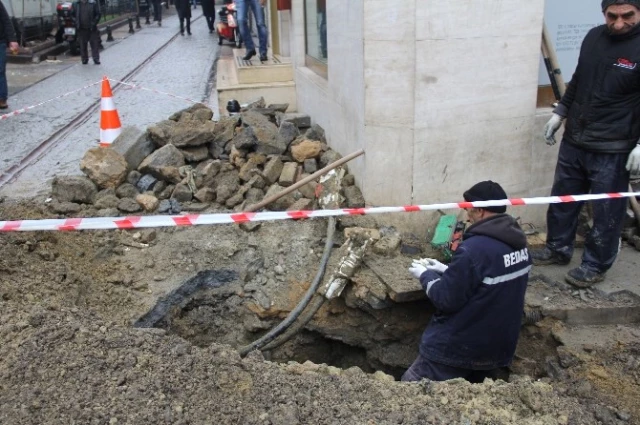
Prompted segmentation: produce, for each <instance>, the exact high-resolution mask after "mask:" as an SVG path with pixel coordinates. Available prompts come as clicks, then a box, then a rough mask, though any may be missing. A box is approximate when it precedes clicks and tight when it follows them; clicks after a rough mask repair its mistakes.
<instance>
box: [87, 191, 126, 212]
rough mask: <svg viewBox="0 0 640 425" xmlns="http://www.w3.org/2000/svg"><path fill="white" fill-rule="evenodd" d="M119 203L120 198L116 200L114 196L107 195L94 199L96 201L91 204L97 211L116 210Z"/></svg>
mask: <svg viewBox="0 0 640 425" xmlns="http://www.w3.org/2000/svg"><path fill="white" fill-rule="evenodd" d="M119 202H120V198H118V197H117V196H116V195H115V194H107V195H105V196H102V197H100V198H96V201H95V202H94V203H93V206H94V207H96V209H99V210H102V209H107V208H118V203H119Z"/></svg>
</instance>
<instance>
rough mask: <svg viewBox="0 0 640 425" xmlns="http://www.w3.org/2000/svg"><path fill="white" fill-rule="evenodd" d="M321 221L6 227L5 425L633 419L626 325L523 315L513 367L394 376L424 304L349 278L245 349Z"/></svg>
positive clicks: (269, 316)
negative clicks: (479, 377)
mask: <svg viewBox="0 0 640 425" xmlns="http://www.w3.org/2000/svg"><path fill="white" fill-rule="evenodd" d="M83 213H84V214H83ZM90 213H91V211H90V210H89V209H87V210H86V211H83V212H81V213H80V214H78V215H79V216H82V215H89V214H90ZM18 217H19V218H21V219H29V218H44V217H47V218H51V217H54V216H53V215H52V214H51V212H50V211H49V210H48V208H47V205H46V204H45V203H43V202H39V201H30V202H21V203H14V202H9V201H5V202H3V203H0V219H15V218H18ZM325 231H326V222H325V221H324V220H305V221H289V222H278V223H263V224H262V225H261V226H260V227H259V228H258V229H255V230H253V231H251V232H248V231H245V230H242V229H241V228H240V227H239V226H236V225H223V226H201V227H193V228H164V229H146V230H130V231H129V230H118V231H83V232H56V233H54V232H33V233H31V232H29V233H2V234H0V250H1V252H2V256H1V257H0V282H1V284H0V404H1V405H2V406H3V407H2V409H0V423H3V424H4V423H6V424H42V423H48V424H58V423H59V424H69V423H87V424H157V423H171V424H210V423H220V424H231V423H234V424H235V423H237V424H341V423H344V424H400V423H402V424H418V423H419V424H424V423H430V424H626V423H629V424H638V423H640V420H639V418H640V412H639V411H638V407H637V400H638V399H639V397H640V391H639V384H640V383H639V381H638V379H639V376H638V369H639V366H640V364H639V362H640V360H639V359H640V346H639V345H638V343H637V338H635V343H634V342H633V341H634V337H635V335H636V334H634V332H637V329H638V327H637V326H636V327H634V326H631V325H630V326H629V329H628V338H622V337H621V338H619V339H618V340H616V343H615V344H613V343H606V344H603V345H602V346H592V345H589V344H583V343H582V342H576V341H573V340H571V339H570V338H568V337H567V335H577V334H578V331H575V330H573V329H570V328H567V327H566V325H563V324H562V323H561V322H559V321H557V320H555V319H552V318H546V319H544V320H542V321H538V322H537V323H535V324H531V325H526V326H524V327H523V333H522V338H521V342H520V346H519V348H518V356H517V358H516V361H515V362H514V365H513V367H512V370H511V371H510V372H511V374H510V376H509V378H508V381H509V382H505V381H502V380H498V381H495V382H494V381H490V380H487V381H486V382H485V383H483V384H469V383H467V382H466V381H462V380H453V381H448V382H444V383H435V382H429V381H422V382H421V383H401V382H397V377H398V374H399V373H400V372H401V371H402V365H406V364H407V362H410V361H411V360H412V358H413V357H414V356H415V350H416V348H417V340H416V337H419V334H420V332H421V330H422V329H423V328H424V326H426V323H427V321H428V317H429V306H428V302H427V301H424V300H415V301H411V302H407V303H402V304H393V305H390V306H387V307H386V308H380V309H374V308H372V307H371V306H369V305H365V304H364V303H362V302H360V301H361V299H360V298H358V296H356V295H357V294H356V292H357V288H355V289H354V288H351V289H347V290H346V291H345V293H344V294H343V296H342V297H341V298H340V299H339V300H335V301H332V302H331V303H327V304H325V305H324V306H323V307H322V309H321V310H320V311H319V312H318V314H317V316H316V317H315V319H314V320H313V321H312V322H310V324H309V325H308V326H307V328H306V329H305V330H304V331H303V332H301V333H300V334H298V335H297V336H296V337H295V338H294V339H293V340H291V341H290V342H289V343H287V344H285V345H283V346H282V347H280V348H278V349H276V350H273V351H271V352H266V353H265V355H264V356H263V354H261V353H259V352H252V353H250V354H249V355H248V356H247V357H245V358H241V357H240V356H239V355H238V353H237V348H238V347H240V346H242V345H245V344H247V343H248V342H250V341H252V340H254V339H256V338H257V337H259V336H260V335H262V334H263V333H264V332H266V331H267V330H268V329H270V328H272V327H273V326H274V325H275V324H277V323H278V322H279V321H280V320H281V319H282V318H283V317H285V316H286V314H287V313H288V312H289V311H290V310H291V309H292V308H293V307H294V306H295V304H296V303H297V302H298V300H299V299H300V297H301V295H302V294H303V293H304V291H306V289H307V288H308V286H309V284H310V282H311V280H312V279H313V276H314V275H315V273H316V270H317V267H318V264H319V256H320V255H321V253H322V249H323V245H324V237H325ZM342 241H343V239H340V238H338V240H337V241H336V243H337V244H341V243H342ZM409 258H410V257H407V259H409ZM407 261H409V260H407ZM334 262H335V260H333V261H332V263H334ZM409 262H410V261H409ZM330 264H331V263H330ZM330 270H331V269H330V268H329V270H328V272H329V271H330ZM402 272H404V270H401V271H399V273H402ZM141 326H142V327H141ZM145 326H151V327H145ZM593 332H594V333H595V334H598V331H597V330H596V331H593ZM620 332H622V330H621V331H620ZM265 357H266V358H269V359H271V360H266V359H265ZM294 360H295V361H294ZM394 377H395V378H396V379H394Z"/></svg>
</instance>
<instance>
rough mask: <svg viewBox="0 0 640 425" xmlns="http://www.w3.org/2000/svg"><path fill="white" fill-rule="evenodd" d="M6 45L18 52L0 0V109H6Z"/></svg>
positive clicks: (7, 16)
mask: <svg viewBox="0 0 640 425" xmlns="http://www.w3.org/2000/svg"><path fill="white" fill-rule="evenodd" d="M7 46H9V49H10V50H11V53H14V54H15V53H18V42H17V38H16V32H15V30H14V29H13V24H12V23H11V19H10V18H9V14H8V13H7V10H6V9H5V8H4V5H3V4H2V2H0V109H7V108H8V107H9V105H7V98H8V97H9V86H8V85H7Z"/></svg>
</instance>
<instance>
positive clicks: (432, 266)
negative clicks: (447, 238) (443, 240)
mask: <svg viewBox="0 0 640 425" xmlns="http://www.w3.org/2000/svg"><path fill="white" fill-rule="evenodd" d="M422 261H425V262H426V264H425V267H426V268H427V270H431V271H434V272H436V273H440V274H442V273H444V272H445V271H446V270H447V269H448V268H449V266H446V265H444V264H442V263H441V262H440V261H438V260H434V259H433V258H423V259H422Z"/></svg>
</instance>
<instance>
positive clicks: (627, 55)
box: [531, 0, 640, 288]
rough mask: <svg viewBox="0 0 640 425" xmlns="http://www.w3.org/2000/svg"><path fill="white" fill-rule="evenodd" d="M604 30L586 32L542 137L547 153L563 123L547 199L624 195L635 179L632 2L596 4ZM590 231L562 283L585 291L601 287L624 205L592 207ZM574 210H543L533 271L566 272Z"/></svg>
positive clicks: (639, 130) (639, 73) (637, 99)
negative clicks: (551, 267)
mask: <svg viewBox="0 0 640 425" xmlns="http://www.w3.org/2000/svg"><path fill="white" fill-rule="evenodd" d="M602 10H603V12H604V16H605V21H606V25H602V26H599V27H596V28H593V29H592V30H591V31H589V33H588V34H587V36H586V37H585V39H584V41H583V42H582V48H581V50H580V57H579V59H578V66H577V68H576V71H575V73H574V75H573V78H572V79H571V82H570V83H569V85H568V87H567V92H566V93H565V95H564V96H563V97H562V100H561V101H560V104H559V105H558V107H557V108H556V109H555V110H554V111H553V115H552V117H551V119H550V120H549V122H548V123H547V125H546V126H545V129H544V137H545V139H546V141H547V144H548V145H553V144H554V143H555V136H554V135H555V133H556V131H557V130H558V129H559V128H560V126H561V124H562V122H563V121H565V120H566V121H565V130H564V136H563V138H562V142H561V144H560V152H559V154H558V163H557V165H556V172H555V176H554V180H553V187H552V189H551V195H552V196H563V195H580V194H585V193H589V192H591V193H615V192H626V191H627V190H628V186H629V172H631V173H632V174H636V175H637V174H640V146H638V139H640V25H638V23H639V22H640V0H604V1H603V2H602ZM592 207H593V228H592V229H591V231H590V232H589V234H588V235H587V238H586V241H585V247H584V253H583V255H582V262H581V265H580V266H579V267H577V268H574V269H572V270H570V271H569V272H568V273H567V275H566V276H565V279H566V280H567V281H568V282H569V283H571V284H572V285H574V286H577V287H581V288H585V287H589V286H591V285H593V284H595V283H598V282H601V281H602V280H604V277H605V273H606V272H607V270H609V268H611V266H612V264H613V262H614V261H615V259H616V256H617V254H618V249H619V244H620V234H621V232H622V227H623V219H624V215H625V213H626V210H627V200H626V199H624V198H621V199H611V200H605V201H597V202H593V203H592ZM580 208H581V203H575V202H574V203H562V204H551V205H550V206H549V209H548V211H547V243H546V247H545V248H544V249H542V250H537V251H533V252H532V253H531V256H532V258H533V262H534V264H536V265H545V264H561V265H563V264H568V263H569V260H571V257H572V255H573V248H574V241H575V236H576V229H577V225H578V215H579V212H580Z"/></svg>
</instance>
